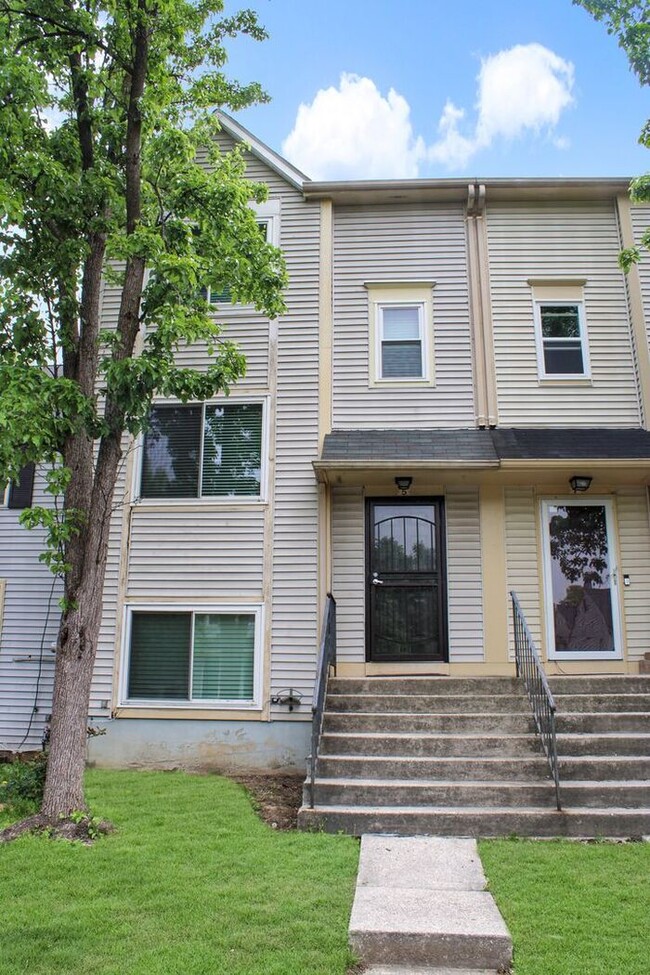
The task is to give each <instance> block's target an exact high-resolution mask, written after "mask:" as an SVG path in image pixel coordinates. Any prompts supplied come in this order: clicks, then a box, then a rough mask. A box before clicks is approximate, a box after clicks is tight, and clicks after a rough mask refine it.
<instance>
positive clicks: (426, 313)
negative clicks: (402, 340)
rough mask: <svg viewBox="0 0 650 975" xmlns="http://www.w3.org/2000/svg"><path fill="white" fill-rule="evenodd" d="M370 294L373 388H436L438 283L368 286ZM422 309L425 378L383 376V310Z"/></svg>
mask: <svg viewBox="0 0 650 975" xmlns="http://www.w3.org/2000/svg"><path fill="white" fill-rule="evenodd" d="M365 287H366V288H367V291H368V317H369V323H370V329H369V357H368V358H369V367H370V369H369V371H370V375H369V385H370V386H375V387H378V388H393V389H401V388H403V387H405V386H407V387H409V388H412V387H420V386H433V385H434V384H435V372H434V348H433V287H434V282H427V283H422V282H411V281H404V282H392V283H386V282H376V283H375V282H366V284H365ZM391 305H392V306H398V307H416V308H418V309H419V316H418V317H419V325H420V342H421V353H422V375H421V376H404V377H397V376H389V377H387V378H384V377H383V376H382V374H381V362H382V358H381V348H382V341H383V315H382V312H383V309H384V308H387V307H389V306H391Z"/></svg>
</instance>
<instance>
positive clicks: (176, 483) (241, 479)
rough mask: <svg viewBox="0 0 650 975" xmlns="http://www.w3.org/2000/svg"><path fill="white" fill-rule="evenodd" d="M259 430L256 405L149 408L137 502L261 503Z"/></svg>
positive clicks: (261, 417)
mask: <svg viewBox="0 0 650 975" xmlns="http://www.w3.org/2000/svg"><path fill="white" fill-rule="evenodd" d="M263 427H264V408H263V404H262V403H261V402H257V403H232V402H231V403H196V404H191V405H182V404H174V405H166V404H165V405H159V406H154V407H153V409H152V410H151V414H150V425H149V429H148V430H147V432H146V433H145V435H144V443H143V452H142V453H143V456H142V473H141V478H140V495H141V497H143V498H172V499H178V498H235V497H244V498H253V499H254V498H257V499H261V498H262V495H263V485H264V475H263V470H264V449H263V443H264V437H263Z"/></svg>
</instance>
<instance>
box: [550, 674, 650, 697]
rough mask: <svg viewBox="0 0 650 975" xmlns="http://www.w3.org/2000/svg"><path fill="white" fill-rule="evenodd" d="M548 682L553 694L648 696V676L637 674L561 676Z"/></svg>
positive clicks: (649, 683) (649, 678)
mask: <svg viewBox="0 0 650 975" xmlns="http://www.w3.org/2000/svg"><path fill="white" fill-rule="evenodd" d="M548 682H549V685H550V688H551V690H552V691H553V693H554V694H601V693H606V694H650V676H647V677H646V676H642V675H638V674H602V675H600V674H598V675H589V676H576V677H573V676H565V675H562V676H555V677H549V678H548Z"/></svg>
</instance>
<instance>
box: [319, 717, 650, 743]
mask: <svg viewBox="0 0 650 975" xmlns="http://www.w3.org/2000/svg"><path fill="white" fill-rule="evenodd" d="M338 713H339V714H341V712H340V711H339V712H338ZM576 737H589V738H590V737H592V736H591V735H583V736H580V735H577V736H576ZM619 737H624V736H623V735H621V736H619ZM628 737H629V736H628ZM646 737H647V738H650V734H649V735H646ZM323 738H391V739H396V740H399V739H400V738H407V739H410V738H423V739H429V738H435V739H438V738H442V739H447V738H459V739H461V740H465V739H468V740H469V741H477V740H479V741H482V740H484V739H486V738H488V739H490V740H494V741H503V740H507V741H509V740H510V739H513V738H514V739H517V740H520V739H525V740H530V741H535V740H536V739H537V735H536V734H535V733H534V732H532V731H530V732H521V733H520V734H513V733H512V732H510V733H503V734H501V733H499V734H491V733H490V732H486V733H485V734H484V733H483V732H480V733H479V732H474V734H466V733H461V732H455V731H325V732H323Z"/></svg>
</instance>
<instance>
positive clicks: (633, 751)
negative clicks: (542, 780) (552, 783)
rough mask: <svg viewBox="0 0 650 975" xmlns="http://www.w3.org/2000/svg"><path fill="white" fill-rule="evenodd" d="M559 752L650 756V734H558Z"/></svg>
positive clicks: (563, 753)
mask: <svg viewBox="0 0 650 975" xmlns="http://www.w3.org/2000/svg"><path fill="white" fill-rule="evenodd" d="M626 717H627V716H626ZM557 750H558V753H559V754H560V755H645V756H650V734H642V733H638V734H632V733H630V734H624V733H617V732H610V733H609V734H603V735H600V734H558V736H557Z"/></svg>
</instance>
